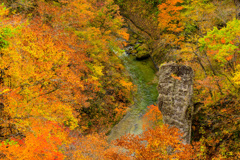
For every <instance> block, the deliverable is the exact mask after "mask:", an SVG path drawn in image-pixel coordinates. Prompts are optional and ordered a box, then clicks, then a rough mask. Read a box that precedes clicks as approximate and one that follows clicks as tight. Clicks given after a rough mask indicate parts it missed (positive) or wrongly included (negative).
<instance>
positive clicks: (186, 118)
mask: <svg viewBox="0 0 240 160" xmlns="http://www.w3.org/2000/svg"><path fill="white" fill-rule="evenodd" d="M159 73H160V74H159V83H158V87H157V89H158V92H159V96H158V108H159V110H160V111H161V112H162V115H163V123H164V124H168V125H169V126H175V127H177V128H179V129H180V131H181V132H182V133H183V136H182V138H183V144H187V143H188V144H189V143H190V140H191V127H192V116H193V112H194V106H193V101H192V97H193V77H194V73H193V70H192V68H191V67H189V66H184V65H177V64H176V63H168V64H164V65H162V66H161V67H160V70H159ZM173 77H175V78H173ZM176 77H177V78H178V77H179V78H180V79H179V78H178V79H177V78H176Z"/></svg>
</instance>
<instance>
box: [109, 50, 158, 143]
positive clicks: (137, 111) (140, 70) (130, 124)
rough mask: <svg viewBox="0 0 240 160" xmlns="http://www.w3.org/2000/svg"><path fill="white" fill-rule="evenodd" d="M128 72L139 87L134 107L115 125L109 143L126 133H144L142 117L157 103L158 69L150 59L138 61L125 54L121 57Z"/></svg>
mask: <svg viewBox="0 0 240 160" xmlns="http://www.w3.org/2000/svg"><path fill="white" fill-rule="evenodd" d="M119 58H120V59H121V60H122V62H123V64H124V66H125V68H126V70H127V71H128V73H129V74H130V76H131V78H132V81H133V83H134V85H136V86H137V93H136V94H135V96H134V105H133V106H132V108H131V109H130V111H129V112H128V113H127V114H126V115H125V116H124V118H123V119H122V120H121V121H120V122H119V123H118V124H117V125H115V126H114V127H113V128H112V130H111V132H110V134H109V136H108V141H109V142H111V141H112V140H115V139H118V138H120V137H121V136H123V135H124V134H125V133H131V134H141V133H142V123H143V122H142V120H141V118H142V115H143V114H144V113H145V111H146V109H147V106H149V105H151V104H153V103H155V102H157V97H158V91H157V89H156V86H157V78H156V72H157V70H156V68H155V66H154V64H153V62H152V60H151V59H150V58H148V59H145V60H141V61H137V60H136V58H135V57H134V56H132V55H128V54H123V55H121V56H120V57H119Z"/></svg>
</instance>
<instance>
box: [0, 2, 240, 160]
mask: <svg viewBox="0 0 240 160" xmlns="http://www.w3.org/2000/svg"><path fill="white" fill-rule="evenodd" d="M1 2H2V4H1V5H0V24H1V27H0V158H1V159H22V160H29V159H30V160H35V159H36V160H39V159H47V160H48V159H49V160H61V159H69V160H72V159H77V160H78V159H79V160H80V159H86V160H88V159H93V160H98V159H104V160H105V159H110V160H115V159H119V160H127V159H129V160H130V159H137V160H145V159H146V160H154V159H239V158H240V99H239V96H238V95H239V92H240V58H239V56H238V53H239V52H240V20H239V16H240V9H239V7H240V1H238V0H2V1H1ZM128 46H132V48H131V49H129V48H127V47H128ZM125 51H127V52H128V53H129V54H131V55H132V56H136V60H138V61H141V60H143V59H146V58H151V60H152V61H153V63H154V64H155V66H156V68H159V67H160V66H161V65H163V64H165V63H168V62H175V63H177V64H183V65H187V66H190V67H191V68H192V69H193V70H194V75H195V76H194V96H193V102H194V106H195V108H196V114H195V115H194V117H193V122H192V139H191V144H183V143H181V142H182V140H181V138H180V137H181V135H182V133H181V132H180V131H179V129H177V128H174V127H173V128H172V127H169V126H168V125H167V124H163V123H162V115H161V112H160V111H159V110H158V107H157V106H156V105H155V104H153V105H150V106H145V107H146V109H147V111H146V113H145V114H144V115H143V116H142V118H143V119H144V125H143V132H142V133H141V134H138V135H134V134H126V135H124V136H122V137H120V138H119V139H116V140H114V141H112V142H109V141H108V135H109V133H110V132H111V129H112V128H113V127H114V126H115V125H116V124H118V122H119V121H121V119H122V118H123V117H124V116H125V115H126V114H127V113H128V112H130V111H131V106H133V105H134V103H135V102H134V97H135V95H136V91H137V89H138V86H137V85H135V84H134V83H133V81H132V79H131V77H130V76H129V73H128V71H127V70H126V67H125V66H124V64H123V62H122V60H121V59H120V58H119V57H120V56H121V55H123V54H125ZM146 67H147V66H146ZM173 78H176V79H178V80H180V79H179V78H178V77H173Z"/></svg>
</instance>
